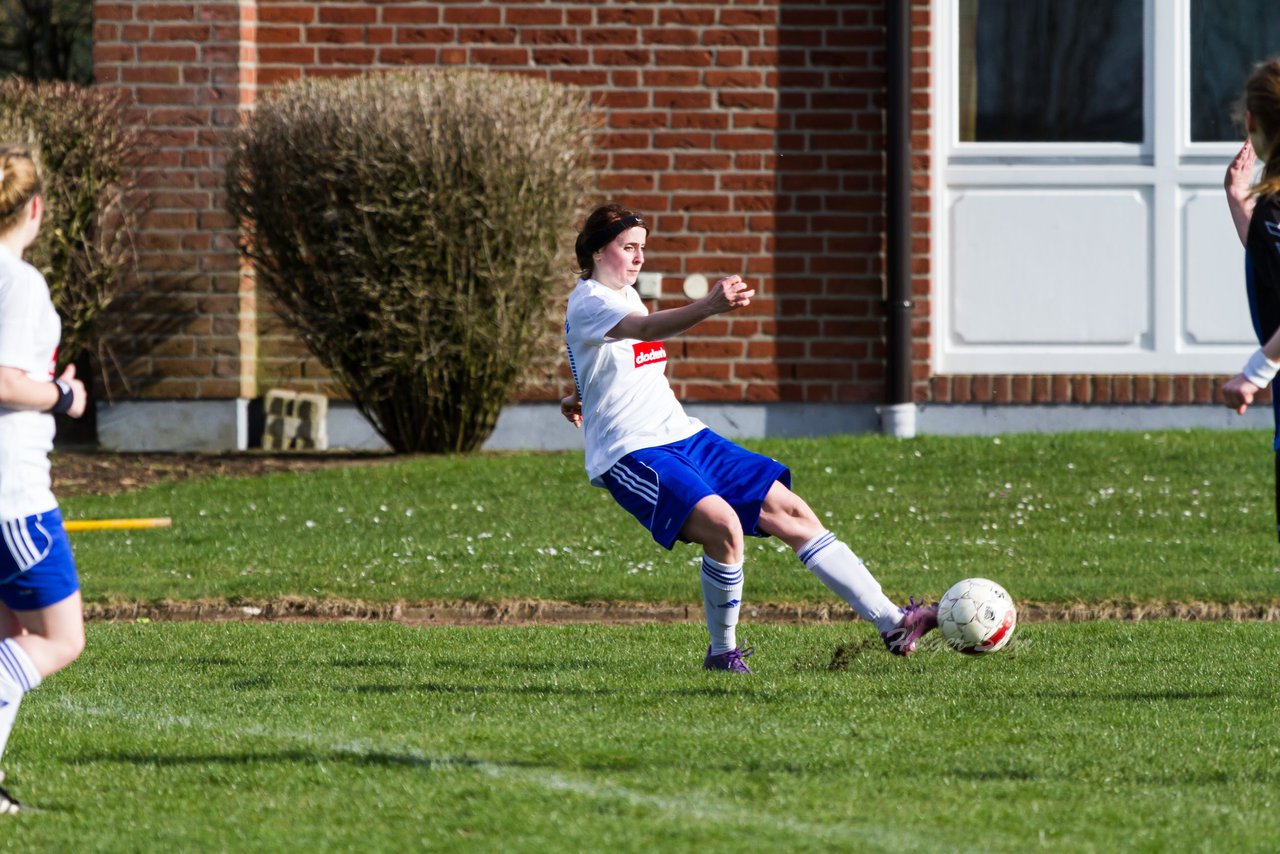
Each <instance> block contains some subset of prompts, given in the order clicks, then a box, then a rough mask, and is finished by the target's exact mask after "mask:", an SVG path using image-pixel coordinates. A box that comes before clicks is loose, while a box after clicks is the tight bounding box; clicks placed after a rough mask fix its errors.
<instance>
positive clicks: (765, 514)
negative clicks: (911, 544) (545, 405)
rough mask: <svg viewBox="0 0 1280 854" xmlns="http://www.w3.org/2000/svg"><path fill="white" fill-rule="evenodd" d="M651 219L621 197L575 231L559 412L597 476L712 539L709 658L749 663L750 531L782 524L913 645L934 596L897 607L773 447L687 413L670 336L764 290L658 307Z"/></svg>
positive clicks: (891, 636)
mask: <svg viewBox="0 0 1280 854" xmlns="http://www.w3.org/2000/svg"><path fill="white" fill-rule="evenodd" d="M648 233H649V227H648V225H647V224H646V223H645V221H644V219H643V218H642V217H641V216H639V215H638V214H636V213H635V212H633V211H630V210H627V209H625V208H623V207H622V206H620V205H616V204H611V205H605V206H603V207H600V208H597V209H596V210H595V211H594V212H593V213H592V214H591V215H590V216H589V217H588V218H587V221H586V224H585V225H584V226H583V229H582V231H581V233H579V235H578V241H577V246H576V254H577V258H578V265H579V267H580V271H581V272H580V275H581V276H582V278H581V279H579V280H578V284H577V286H576V287H575V288H574V291H573V293H572V294H571V295H570V297H569V306H568V310H567V311H566V313H565V325H564V334H565V343H566V345H567V347H568V350H569V365H570V368H571V369H572V371H573V379H574V388H575V390H574V393H573V394H570V395H569V396H567V397H566V398H564V400H562V401H561V403H560V409H561V412H562V413H563V414H564V416H565V418H567V419H568V420H569V422H570V423H571V424H573V425H574V426H575V427H581V428H582V429H583V431H584V439H585V444H586V467H587V476H588V477H589V478H590V479H591V483H592V484H594V485H596V486H600V487H603V488H605V489H607V490H609V493H610V494H611V495H612V496H613V497H614V499H615V500H616V501H617V502H618V503H619V504H620V505H621V506H622V507H623V508H624V509H626V510H627V511H628V512H630V513H631V514H632V515H633V516H635V517H636V519H637V520H639V522H640V523H641V524H642V525H644V526H645V527H646V528H647V529H648V530H649V532H650V533H651V534H652V535H653V538H654V540H655V541H657V542H658V544H659V545H661V546H663V547H664V548H667V549H670V548H671V547H672V546H673V545H674V544H675V542H676V540H683V541H685V542H692V543H697V544H699V545H701V546H702V549H703V557H702V594H703V604H704V606H705V608H706V614H707V630H708V631H709V632H710V635H711V645H710V647H709V648H708V649H707V655H706V658H705V659H704V661H703V666H704V667H705V668H706V669H708V670H728V671H732V672H736V673H750V672H751V671H750V669H749V668H748V667H747V665H746V662H745V661H743V659H744V658H746V657H747V656H748V655H750V654H751V653H752V650H751V649H750V648H747V649H743V648H741V647H739V646H738V643H737V637H736V627H737V623H738V613H739V610H740V608H741V604H742V590H743V578H744V575H743V568H742V566H743V549H744V545H743V537H744V536H745V535H748V534H749V535H751V536H759V537H767V536H775V537H777V538H778V539H780V540H782V541H783V542H784V543H786V544H787V545H788V546H790V547H791V548H792V549H793V550H794V551H795V553H796V556H797V557H798V558H799V559H800V560H801V561H802V562H803V563H804V565H805V566H806V567H808V568H809V569H810V570H811V571H812V572H813V573H814V575H816V576H818V578H819V579H821V580H822V582H823V583H824V584H826V585H827V587H829V588H830V589H831V590H832V591H833V592H834V593H836V595H838V596H840V598H842V599H843V600H844V601H845V602H847V603H848V604H849V605H850V606H851V607H852V608H853V609H854V610H855V611H856V612H857V613H858V614H859V615H860V616H861V617H862V618H863V619H865V620H867V621H869V622H871V623H873V624H874V625H875V626H876V628H877V629H878V630H879V631H880V635H881V637H882V638H883V640H884V643H885V646H887V647H888V648H889V651H890V652H893V653H894V654H895V655H908V654H910V653H911V652H913V651H914V650H915V647H916V641H917V640H918V639H919V638H920V636H921V635H923V634H924V633H925V632H927V631H929V630H930V629H933V628H935V627H936V626H937V624H938V618H937V613H938V609H937V606H936V605H923V604H917V603H916V602H915V601H914V599H913V600H911V601H910V602H909V603H908V604H907V605H906V607H902V608H900V607H898V606H897V605H895V604H894V603H893V602H892V601H890V600H889V599H888V597H886V596H885V595H884V593H883V592H881V589H880V584H879V583H878V582H877V581H876V580H875V578H873V577H872V575H871V573H870V572H868V571H867V568H866V567H865V566H864V565H863V563H862V561H861V560H859V559H858V557H857V556H856V555H855V554H854V553H853V552H852V551H851V550H850V549H849V547H848V546H847V545H845V544H844V543H843V542H841V541H840V540H838V539H837V538H836V535H835V534H832V533H831V532H829V531H827V530H826V529H825V528H824V527H823V525H822V523H821V522H819V521H818V517H817V516H816V515H815V514H814V512H813V511H812V510H811V509H809V505H808V504H806V503H805V502H804V500H803V499H801V498H800V497H799V496H798V495H796V494H795V493H794V492H792V491H791V489H790V486H791V472H790V470H788V469H787V467H786V466H784V465H782V464H781V463H779V462H778V461H777V460H772V459H769V458H768V457H764V456H761V455H760V454H756V453H753V452H751V451H748V450H746V449H745V448H742V447H740V446H739V445H736V444H734V443H733V442H730V441H729V440H727V439H724V438H722V437H721V436H718V435H717V434H716V433H714V432H712V431H711V430H709V429H708V428H707V427H706V425H704V424H702V423H701V422H699V421H698V420H697V419H696V418H691V417H689V416H688V415H687V414H686V413H685V411H684V408H683V407H682V406H681V405H680V402H679V401H678V400H676V397H675V394H674V393H673V392H672V390H671V385H670V384H669V383H668V382H667V376H666V361H667V352H666V348H665V346H664V345H663V341H664V340H665V339H667V338H671V337H673V336H676V335H680V334H681V333H683V332H685V331H687V330H688V329H690V328H692V327H693V326H695V325H697V324H698V323H699V322H701V321H703V320H706V319H707V318H709V317H713V316H715V315H717V314H723V313H725V312H729V311H734V310H736V309H739V308H745V307H746V306H748V305H750V304H751V297H752V296H753V295H754V294H755V291H753V290H751V289H750V288H749V287H748V286H747V284H746V283H745V282H743V280H742V279H741V278H740V277H739V276H728V277H727V278H724V279H721V280H720V281H718V282H716V284H715V287H713V288H712V289H711V291H710V292H709V293H708V294H707V295H706V296H704V297H702V298H701V299H698V300H694V301H693V302H691V303H689V304H688V305H684V306H681V307H679V308H670V309H665V310H663V311H658V312H654V313H652V314H650V313H649V311H648V310H647V309H646V308H645V306H644V303H642V302H641V301H640V297H639V295H638V294H637V293H636V291H635V288H634V285H635V282H636V279H637V278H638V277H639V275H640V268H641V267H642V266H643V265H644V249H645V240H646V239H647V237H648Z"/></svg>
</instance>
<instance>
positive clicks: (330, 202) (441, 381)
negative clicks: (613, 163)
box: [227, 72, 592, 453]
mask: <svg viewBox="0 0 1280 854" xmlns="http://www.w3.org/2000/svg"><path fill="white" fill-rule="evenodd" d="M589 141H590V127H589V123H588V103H587V99H586V96H585V94H583V93H581V92H579V91H577V90H571V89H567V88H564V87H559V86H554V85H551V84H548V83H545V82H542V81H538V80H534V79H530V78H524V77H515V76H509V75H498V74H484V73H472V72H437V73H418V74H396V75H385V76H363V77H355V78H350V79H346V80H307V81H302V82H299V83H294V84H290V85H287V86H284V87H281V89H279V90H278V91H277V92H276V93H275V94H274V95H273V96H272V97H271V98H270V99H269V100H267V101H265V102H264V103H262V104H260V105H259V106H258V108H257V109H256V111H255V112H254V114H253V115H252V117H251V118H250V119H249V120H248V122H247V123H246V124H245V126H244V127H243V128H242V129H241V131H240V132H239V134H238V136H237V138H236V141H235V148H234V151H233V153H232V156H231V158H230V161H229V164H228V168H227V190H228V194H227V195H228V208H229V210H230V211H231V213H232V215H233V216H235V217H236V218H237V219H238V220H239V221H240V222H241V223H242V241H241V251H242V253H243V255H244V257H245V258H247V259H248V260H249V261H251V262H252V264H253V267H254V270H255V273H256V275H257V281H258V285H259V288H260V289H261V290H262V291H263V292H265V293H267V294H269V295H270V296H271V297H272V298H273V300H274V302H275V304H276V305H277V307H278V311H279V312H280V314H281V316H282V318H283V319H284V320H285V321H286V322H287V323H289V325H290V326H291V327H292V328H293V329H294V330H296V332H297V333H298V335H299V337H300V338H301V339H302V340H303V342H304V343H306V345H307V347H308V348H309V349H310V350H311V352H312V353H313V354H314V355H315V357H316V358H317V359H318V360H319V361H320V362H321V363H322V364H323V365H324V366H325V367H326V368H327V369H328V370H329V371H330V372H331V373H332V374H333V376H334V378H335V379H336V380H337V381H338V382H339V383H340V384H341V386H342V388H343V389H344V391H345V392H346V393H347V394H348V395H349V396H350V397H351V400H352V401H353V402H354V403H355V405H356V406H357V407H358V408H359V409H360V411H361V412H363V413H364V415H365V416H366V417H368V419H369V420H370V422H372V423H373V425H374V426H375V428H376V429H377V430H378V431H379V432H380V433H381V434H382V436H383V437H384V438H385V439H386V441H387V443H388V444H389V445H390V446H391V447H392V448H393V449H395V450H396V451H398V452H402V453H403V452H424V451H425V452H454V451H470V450H474V449H476V448H478V447H479V446H480V445H481V444H482V443H483V442H484V440H485V439H486V438H487V437H488V436H489V434H490V433H491V432H492V431H493V427H494V424H495V423H496V421H497V417H498V414H499V412H500V411H501V410H502V407H503V406H504V404H505V403H506V402H507V400H508V399H509V397H510V396H511V393H512V390H513V389H514V387H515V385H516V383H517V381H518V380H519V378H520V375H521V372H522V369H523V368H524V366H526V365H528V364H530V363H531V362H532V361H533V360H534V359H535V358H536V356H537V347H538V342H539V341H540V340H543V339H544V338H545V333H546V329H547V306H548V301H549V300H550V298H551V297H552V296H553V295H554V294H555V293H557V292H560V291H565V290H567V288H566V283H567V282H568V281H570V280H571V278H572V277H571V272H570V271H571V269H572V260H571V259H572V253H571V251H570V249H571V246H572V242H573V226H574V223H575V222H576V221H577V219H578V218H579V216H580V215H581V211H582V206H583V204H584V201H585V198H586V195H587V193H588V192H589V190H590V187H591V185H592V173H591V170H590V164H589V160H590V149H589Z"/></svg>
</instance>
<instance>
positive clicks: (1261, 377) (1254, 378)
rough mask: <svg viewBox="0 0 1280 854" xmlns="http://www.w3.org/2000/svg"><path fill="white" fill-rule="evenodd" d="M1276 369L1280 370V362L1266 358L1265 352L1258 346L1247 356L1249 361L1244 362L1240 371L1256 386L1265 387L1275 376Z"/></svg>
mask: <svg viewBox="0 0 1280 854" xmlns="http://www.w3.org/2000/svg"><path fill="white" fill-rule="evenodd" d="M1276 371H1280V362H1273V361H1271V360H1270V359H1268V358H1267V354H1266V353H1264V352H1262V348H1261V347H1259V348H1258V349H1257V350H1256V351H1254V354H1253V355H1252V356H1250V357H1249V361H1247V362H1245V363H1244V368H1243V369H1242V370H1241V371H1240V373H1242V374H1244V378H1245V379H1247V380H1248V381H1249V382H1251V383H1253V384H1254V385H1256V386H1257V387H1258V388H1266V387H1267V386H1269V385H1271V381H1272V380H1273V379H1275V378H1276Z"/></svg>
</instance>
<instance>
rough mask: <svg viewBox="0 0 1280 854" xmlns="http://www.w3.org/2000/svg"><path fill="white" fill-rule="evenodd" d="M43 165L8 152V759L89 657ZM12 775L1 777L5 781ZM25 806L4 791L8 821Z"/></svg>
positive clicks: (74, 397)
mask: <svg viewBox="0 0 1280 854" xmlns="http://www.w3.org/2000/svg"><path fill="white" fill-rule="evenodd" d="M40 191H41V180H40V173H39V169H38V167H37V164H36V162H35V159H34V158H33V156H32V155H31V153H30V152H29V151H27V150H26V149H24V148H21V147H6V148H0V533H3V543H2V544H0V639H2V640H0V757H2V756H3V754H4V747H5V744H6V743H7V742H8V740H9V733H10V732H11V731H12V730H13V722H14V718H15V717H16V716H17V714H18V705H19V704H20V703H21V702H22V697H23V695H24V694H26V693H27V692H28V691H30V690H32V689H34V688H35V687H36V686H38V685H39V684H40V682H41V680H43V679H44V678H45V677H46V676H48V675H49V674H51V673H53V672H55V671H57V670H61V669H62V668H63V667H66V666H67V665H68V664H70V663H71V662H72V661H75V659H76V658H77V657H78V656H79V655H80V651H81V650H82V649H84V615H83V613H82V610H81V605H80V583H79V581H78V580H77V578H76V568H75V562H74V561H73V560H72V557H71V545H70V543H68V541H67V534H66V531H65V530H64V529H63V527H62V516H61V514H60V513H59V512H58V502H57V501H56V500H55V499H54V497H53V493H52V492H51V491H50V489H49V452H50V451H51V450H52V449H53V431H54V423H53V416H52V415H51V414H50V413H53V412H65V413H67V414H69V415H71V416H72V417H76V418H78V417H79V416H80V415H82V414H83V413H84V409H85V403H86V397H85V388H84V383H82V382H81V381H80V380H77V379H76V378H75V368H73V367H68V368H67V370H66V371H65V372H64V373H63V374H62V376H61V377H59V378H58V379H56V380H55V379H54V378H53V365H54V362H55V356H56V353H57V348H58V339H59V338H60V337H61V335H62V325H61V321H60V320H59V319H58V314H57V312H56V311H54V308H53V302H52V300H51V299H50V297H49V286H48V285H47V284H46V283H45V280H44V277H43V276H41V275H40V273H39V272H37V271H36V269H35V268H34V267H32V266H31V265H30V264H27V263H26V262H24V261H23V260H22V253H23V251H24V250H25V249H26V248H27V247H28V246H29V245H30V244H31V242H32V241H33V240H35V238H36V234H37V233H38V232H39V230H40V219H41V216H42V214H43V212H44V199H43V198H42V197H41V196H40ZM2 778H3V775H2V774H0V779H2ZM21 808H22V807H21V805H20V804H19V803H18V801H17V799H15V798H14V797H13V796H12V795H10V794H9V792H8V791H6V790H5V789H4V788H3V787H0V814H6V813H16V812H19V811H20V810H21Z"/></svg>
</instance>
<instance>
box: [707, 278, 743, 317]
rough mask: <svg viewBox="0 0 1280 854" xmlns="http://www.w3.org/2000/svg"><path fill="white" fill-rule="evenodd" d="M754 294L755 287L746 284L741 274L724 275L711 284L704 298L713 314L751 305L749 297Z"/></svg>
mask: <svg viewBox="0 0 1280 854" xmlns="http://www.w3.org/2000/svg"><path fill="white" fill-rule="evenodd" d="M755 295H756V292H755V289H754V288H750V287H748V286H747V283H746V282H744V281H743V280H742V277H741V276H738V275H733V276H726V277H725V278H723V279H721V280H720V281H718V282H716V283H715V285H714V286H712V288H711V290H710V291H709V292H708V293H707V295H706V296H705V297H703V299H704V300H706V301H707V305H708V306H709V307H710V308H711V310H712V313H713V314H723V313H724V312H726V311H733V310H735V309H739V308H746V307H747V306H749V305H751V298H752V297H753V296H755Z"/></svg>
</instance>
